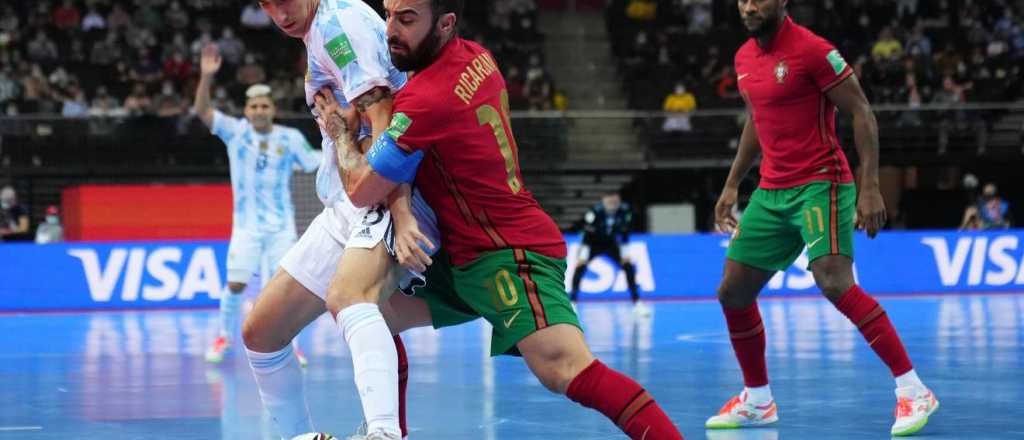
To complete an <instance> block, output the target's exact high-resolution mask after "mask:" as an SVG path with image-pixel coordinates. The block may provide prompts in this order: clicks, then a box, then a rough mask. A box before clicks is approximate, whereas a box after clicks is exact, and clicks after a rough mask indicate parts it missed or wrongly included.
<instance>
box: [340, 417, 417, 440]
mask: <svg viewBox="0 0 1024 440" xmlns="http://www.w3.org/2000/svg"><path fill="white" fill-rule="evenodd" d="M366 430H367V427H366V421H365V420H364V421H363V423H361V424H360V425H359V428H357V429H356V433H355V434H353V435H352V436H350V437H349V438H347V439H345V440H363V439H367V440H392V439H394V440H398V437H395V436H390V437H389V435H390V434H385V433H383V432H378V433H375V434H377V435H380V436H382V437H371V436H370V435H368V434H367V433H366ZM401 440H409V436H405V437H402V439H401Z"/></svg>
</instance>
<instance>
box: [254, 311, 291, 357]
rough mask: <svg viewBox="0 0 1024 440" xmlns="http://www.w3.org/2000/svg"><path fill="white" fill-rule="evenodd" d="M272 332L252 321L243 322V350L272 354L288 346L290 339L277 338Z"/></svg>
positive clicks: (256, 321)
mask: <svg viewBox="0 0 1024 440" xmlns="http://www.w3.org/2000/svg"><path fill="white" fill-rule="evenodd" d="M276 336H277V335H274V332H273V330H270V329H268V327H267V326H264V325H261V323H260V322H259V321H258V320H256V319H252V318H251V317H250V318H248V319H246V320H245V323H244V324H242V342H243V343H244V344H245V348H247V349H249V350H251V351H255V352H258V353H273V352H275V351H278V350H280V349H282V348H284V347H285V346H286V345H288V344H289V342H290V341H291V338H278V337H276Z"/></svg>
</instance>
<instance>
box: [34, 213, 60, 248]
mask: <svg viewBox="0 0 1024 440" xmlns="http://www.w3.org/2000/svg"><path fill="white" fill-rule="evenodd" d="M62 241H64V227H63V226H61V224H60V210H59V209H57V207H56V206H54V205H50V206H49V207H48V208H46V220H45V221H43V223H41V224H40V225H39V227H38V228H36V244H47V243H60V242H62Z"/></svg>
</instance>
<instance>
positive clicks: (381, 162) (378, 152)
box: [366, 132, 423, 183]
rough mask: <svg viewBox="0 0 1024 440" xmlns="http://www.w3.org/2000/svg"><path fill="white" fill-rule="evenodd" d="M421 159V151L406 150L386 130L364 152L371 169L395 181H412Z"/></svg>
mask: <svg viewBox="0 0 1024 440" xmlns="http://www.w3.org/2000/svg"><path fill="white" fill-rule="evenodd" d="M422 160H423V151H416V152H414V153H408V152H406V151H405V150H403V149H402V147H399V146H398V143H396V142H395V139H394V138H392V137H391V135H389V134H388V133H387V132H385V133H384V134H382V135H381V136H380V137H379V138H377V140H376V141H374V143H373V148H371V149H370V152H369V153H366V161H367V162H368V163H369V164H370V168H373V171H376V172H377V174H380V175H381V176H384V178H386V179H388V180H390V181H392V182H397V183H412V181H413V180H414V179H416V170H417V169H418V168H419V166H420V161H422Z"/></svg>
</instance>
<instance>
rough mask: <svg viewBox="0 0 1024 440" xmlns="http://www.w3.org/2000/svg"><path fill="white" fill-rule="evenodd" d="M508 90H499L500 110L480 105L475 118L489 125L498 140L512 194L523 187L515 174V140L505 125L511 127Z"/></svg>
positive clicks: (482, 124)
mask: <svg viewBox="0 0 1024 440" xmlns="http://www.w3.org/2000/svg"><path fill="white" fill-rule="evenodd" d="M508 113H509V110H508V90H502V91H501V111H498V109H496V108H494V106H492V105H490V104H484V105H481V106H480V107H479V108H477V109H476V119H477V121H479V122H480V126H484V125H490V126H491V130H493V131H494V137H495V139H497V140H498V149H499V150H501V156H502V157H503V158H505V174H506V175H507V176H508V188H509V189H511V190H512V194H519V191H520V190H522V189H523V184H522V182H520V181H519V177H518V176H517V175H516V140H515V138H514V137H513V136H512V133H509V132H508V130H506V129H505V127H509V130H510V129H511V128H512V121H510V120H509V118H508Z"/></svg>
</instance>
